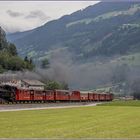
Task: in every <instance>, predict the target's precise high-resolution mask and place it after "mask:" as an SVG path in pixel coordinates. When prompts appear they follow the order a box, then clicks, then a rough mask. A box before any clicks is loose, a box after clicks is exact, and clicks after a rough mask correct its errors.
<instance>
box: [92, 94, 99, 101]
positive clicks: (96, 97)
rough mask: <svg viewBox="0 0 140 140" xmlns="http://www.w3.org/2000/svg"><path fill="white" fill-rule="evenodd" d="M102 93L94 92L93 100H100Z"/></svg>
mask: <svg viewBox="0 0 140 140" xmlns="http://www.w3.org/2000/svg"><path fill="white" fill-rule="evenodd" d="M99 97H100V95H99V94H98V93H93V100H94V101H99V100H100V98H99Z"/></svg>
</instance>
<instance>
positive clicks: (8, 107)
mask: <svg viewBox="0 0 140 140" xmlns="http://www.w3.org/2000/svg"><path fill="white" fill-rule="evenodd" d="M97 104H100V103H99V102H98V103H97V102H90V103H86V102H82V103H44V104H10V105H9V104H1V105H0V112H4V111H20V110H39V109H57V108H72V107H81V106H96V105H97Z"/></svg>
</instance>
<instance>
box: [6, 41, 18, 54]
mask: <svg viewBox="0 0 140 140" xmlns="http://www.w3.org/2000/svg"><path fill="white" fill-rule="evenodd" d="M7 51H8V52H9V54H11V55H12V56H16V55H17V54H18V53H17V49H16V46H15V45H14V44H13V43H9V45H8V48H7Z"/></svg>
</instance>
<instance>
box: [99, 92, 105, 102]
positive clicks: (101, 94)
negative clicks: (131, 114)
mask: <svg viewBox="0 0 140 140" xmlns="http://www.w3.org/2000/svg"><path fill="white" fill-rule="evenodd" d="M99 98H100V99H99V100H100V101H105V100H106V94H105V93H99Z"/></svg>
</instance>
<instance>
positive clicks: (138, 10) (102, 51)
mask: <svg viewBox="0 0 140 140" xmlns="http://www.w3.org/2000/svg"><path fill="white" fill-rule="evenodd" d="M139 17H140V2H100V3H97V4H95V5H93V6H89V7H87V8H85V9H83V10H79V11H77V12H74V13H72V14H70V15H65V16H63V17H61V18H59V19H57V20H53V21H50V22H48V23H46V24H44V25H43V26H40V27H38V28H36V29H33V30H31V31H27V32H23V33H18V34H17V35H16V34H12V35H8V39H9V40H11V41H13V42H14V43H15V44H16V46H17V48H18V51H19V53H20V55H21V56H25V55H26V54H28V55H29V56H31V57H34V58H42V57H46V56H48V55H49V54H50V52H52V51H53V50H57V49H58V50H59V49H62V50H63V49H64V50H65V49H67V50H68V51H70V52H72V53H73V54H74V55H75V56H76V58H79V59H87V58H92V57H93V56H98V55H101V56H102V55H103V56H110V55H117V54H119V55H124V54H126V53H130V52H131V51H132V50H133V51H134V52H137V51H139V47H138V46H139V44H140V43H139V35H140V29H139V27H140V19H139ZM75 23H76V24H75ZM130 33H131V34H130ZM19 34H20V35H19ZM18 37H19V38H18ZM132 38H134V41H133V40H132ZM127 42H129V43H127Z"/></svg>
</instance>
